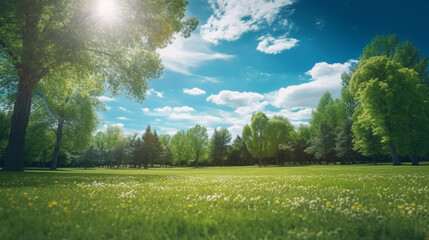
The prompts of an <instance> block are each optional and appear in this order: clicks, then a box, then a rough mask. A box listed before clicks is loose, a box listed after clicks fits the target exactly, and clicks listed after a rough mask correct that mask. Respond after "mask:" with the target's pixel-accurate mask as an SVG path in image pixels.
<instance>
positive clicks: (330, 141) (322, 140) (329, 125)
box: [306, 92, 344, 164]
mask: <svg viewBox="0 0 429 240" xmlns="http://www.w3.org/2000/svg"><path fill="white" fill-rule="evenodd" d="M343 115H344V109H343V108H341V103H340V101H339V100H336V101H334V100H333V99H332V96H331V94H330V93H329V92H326V93H325V94H324V95H323V96H322V97H321V98H320V101H319V104H318V106H317V108H316V111H314V112H313V116H312V118H311V120H310V130H311V133H312V138H311V140H310V142H309V143H310V144H309V145H310V146H309V147H308V148H307V149H306V152H307V153H310V154H313V155H314V156H315V157H316V158H317V159H319V163H320V164H321V160H322V159H323V160H325V163H326V164H328V163H329V162H330V161H332V162H334V163H335V160H334V159H333V158H334V157H335V155H334V148H335V135H336V134H335V128H336V126H338V123H339V121H340V119H342V118H343Z"/></svg>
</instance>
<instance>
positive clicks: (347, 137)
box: [335, 72, 359, 163]
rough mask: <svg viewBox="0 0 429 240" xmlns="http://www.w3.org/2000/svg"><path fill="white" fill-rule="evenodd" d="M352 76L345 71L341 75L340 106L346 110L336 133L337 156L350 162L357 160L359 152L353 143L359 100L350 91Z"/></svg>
mask: <svg viewBox="0 0 429 240" xmlns="http://www.w3.org/2000/svg"><path fill="white" fill-rule="evenodd" d="M351 77H352V73H347V72H344V73H343V74H342V75H341V80H342V83H341V85H342V86H341V101H340V102H341V105H342V106H340V107H342V108H343V110H344V115H343V118H342V119H340V120H339V124H338V126H337V129H336V131H337V134H336V139H335V141H336V143H335V151H336V152H337V157H339V158H340V159H342V161H341V162H342V163H344V160H348V162H349V163H350V162H353V163H355V162H356V156H357V153H356V151H355V150H354V145H353V138H354V135H353V131H352V125H353V113H354V112H355V110H356V108H357V107H358V105H359V102H358V101H357V100H356V99H354V98H353V95H352V94H351V93H350V89H349V88H350V79H351Z"/></svg>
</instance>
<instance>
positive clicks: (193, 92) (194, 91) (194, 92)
mask: <svg viewBox="0 0 429 240" xmlns="http://www.w3.org/2000/svg"><path fill="white" fill-rule="evenodd" d="M183 93H186V94H189V95H202V94H206V91H204V90H202V89H199V88H197V87H194V88H192V89H188V88H184V89H183Z"/></svg>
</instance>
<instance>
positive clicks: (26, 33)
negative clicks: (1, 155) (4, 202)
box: [0, 0, 198, 171]
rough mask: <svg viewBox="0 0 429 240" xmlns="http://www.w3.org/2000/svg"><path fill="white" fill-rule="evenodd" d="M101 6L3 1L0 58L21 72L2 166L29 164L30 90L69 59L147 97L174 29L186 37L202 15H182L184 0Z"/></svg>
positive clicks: (8, 168)
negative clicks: (105, 9) (108, 11)
mask: <svg viewBox="0 0 429 240" xmlns="http://www.w3.org/2000/svg"><path fill="white" fill-rule="evenodd" d="M119 3H120V4H119ZM97 4H100V3H98V2H96V1H71V0H66V1H30V0H22V1H2V2H1V3H0V28H1V29H2V31H0V56H2V57H1V58H0V61H1V62H4V61H6V62H7V64H6V65H8V66H13V68H14V69H13V70H14V73H13V74H14V75H16V76H17V78H16V81H17V84H16V85H17V92H16V95H15V99H16V100H15V104H14V109H13V114H12V118H11V130H10V135H9V143H8V147H7V151H6V156H5V166H4V170H6V171H22V170H23V163H24V152H25V151H24V146H25V133H26V129H27V125H28V119H29V115H30V107H31V95H32V91H33V88H34V87H35V86H36V84H37V83H38V82H40V80H41V79H43V78H44V77H46V76H48V75H50V74H52V73H55V72H57V71H59V69H61V67H62V66H64V65H65V64H71V65H75V66H90V67H89V69H90V70H91V73H92V74H93V75H102V76H103V79H105V80H107V82H108V83H109V87H110V90H111V92H113V93H118V92H120V91H121V90H126V92H127V93H128V94H129V95H130V96H133V97H135V98H136V99H138V100H140V101H142V100H143V99H144V97H145V92H146V88H147V82H146V80H147V79H152V78H157V77H159V76H160V74H161V70H162V65H161V61H160V58H159V55H158V54H157V52H156V50H157V49H158V48H162V47H165V46H166V45H167V44H169V43H171V41H172V38H173V35H174V34H176V33H179V32H181V33H182V35H184V36H185V37H188V36H189V35H190V32H191V31H193V30H194V29H195V27H196V25H197V24H198V20H197V19H196V18H188V19H184V17H185V10H186V4H187V2H186V1H185V0H166V1H162V2H159V1H131V0H127V1H120V2H118V6H116V9H117V11H115V12H114V15H111V16H103V13H100V11H99V9H100V7H99V6H97ZM3 56H4V57H3ZM2 82H3V81H2ZM62 82H64V83H66V82H67V81H66V80H65V79H64V80H62Z"/></svg>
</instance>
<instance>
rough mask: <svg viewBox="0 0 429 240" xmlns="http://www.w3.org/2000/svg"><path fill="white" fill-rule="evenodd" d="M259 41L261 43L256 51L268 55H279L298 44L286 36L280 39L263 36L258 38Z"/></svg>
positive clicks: (295, 40)
mask: <svg viewBox="0 0 429 240" xmlns="http://www.w3.org/2000/svg"><path fill="white" fill-rule="evenodd" d="M258 40H260V42H259V44H258V47H257V48H256V49H257V50H259V51H261V52H264V53H268V54H278V53H281V52H283V51H284V50H288V49H291V48H293V47H295V46H296V45H297V44H298V40H297V39H295V38H287V37H286V36H283V37H279V38H274V37H271V36H263V37H260V38H258Z"/></svg>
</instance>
